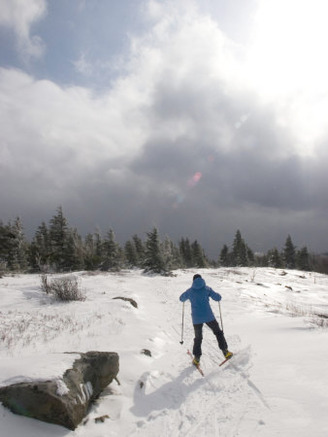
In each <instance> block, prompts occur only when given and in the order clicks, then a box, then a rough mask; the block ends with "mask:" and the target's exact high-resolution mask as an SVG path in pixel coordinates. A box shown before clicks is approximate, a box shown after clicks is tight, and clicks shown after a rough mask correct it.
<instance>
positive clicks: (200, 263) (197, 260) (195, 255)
mask: <svg viewBox="0 0 328 437" xmlns="http://www.w3.org/2000/svg"><path fill="white" fill-rule="evenodd" d="M191 251H192V262H193V267H199V268H205V267H207V260H206V257H205V254H204V250H203V249H202V247H201V245H200V244H199V243H198V241H197V240H195V241H194V242H193V243H192V245H191Z"/></svg>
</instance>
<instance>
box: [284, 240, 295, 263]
mask: <svg viewBox="0 0 328 437" xmlns="http://www.w3.org/2000/svg"><path fill="white" fill-rule="evenodd" d="M283 259H284V262H285V267H286V268H287V269H294V268H295V266H296V248H295V246H294V244H293V242H292V238H291V236H290V235H288V237H287V239H286V243H285V247H284V250H283Z"/></svg>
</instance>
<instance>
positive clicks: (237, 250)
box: [231, 229, 248, 267]
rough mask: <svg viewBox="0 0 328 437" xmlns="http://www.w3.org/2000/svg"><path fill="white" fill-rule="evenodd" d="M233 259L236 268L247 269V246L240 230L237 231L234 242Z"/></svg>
mask: <svg viewBox="0 0 328 437" xmlns="http://www.w3.org/2000/svg"><path fill="white" fill-rule="evenodd" d="M231 258H232V264H233V265H234V266H238V267H245V266H247V265H248V260H247V246H246V244H245V242H244V240H243V238H242V236H241V233H240V230H239V229H238V230H237V232H236V235H235V238H234V241H233V246H232V254H231Z"/></svg>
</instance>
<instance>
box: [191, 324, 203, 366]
mask: <svg viewBox="0 0 328 437" xmlns="http://www.w3.org/2000/svg"><path fill="white" fill-rule="evenodd" d="M194 330H195V338H194V347H193V350H192V353H193V355H194V356H195V357H197V358H200V357H201V355H202V341H203V324H202V323H199V324H197V325H194Z"/></svg>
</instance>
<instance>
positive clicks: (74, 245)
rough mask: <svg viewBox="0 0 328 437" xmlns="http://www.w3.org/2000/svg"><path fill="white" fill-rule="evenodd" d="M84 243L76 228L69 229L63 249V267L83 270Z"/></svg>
mask: <svg viewBox="0 0 328 437" xmlns="http://www.w3.org/2000/svg"><path fill="white" fill-rule="evenodd" d="M84 256H85V251H84V245H83V241H82V238H81V236H80V235H79V233H78V231H77V229H69V230H68V235H67V242H66V250H65V269H66V270H83V268H84Z"/></svg>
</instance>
